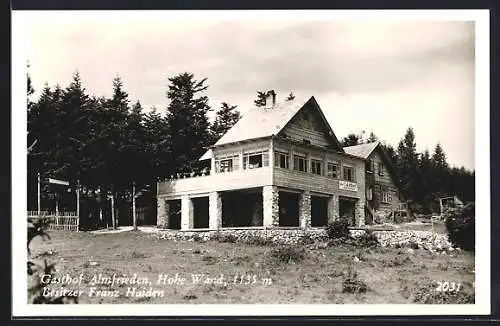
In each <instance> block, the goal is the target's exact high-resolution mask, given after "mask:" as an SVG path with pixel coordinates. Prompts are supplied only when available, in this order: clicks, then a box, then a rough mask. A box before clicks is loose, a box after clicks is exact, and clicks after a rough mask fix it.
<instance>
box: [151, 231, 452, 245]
mask: <svg viewBox="0 0 500 326" xmlns="http://www.w3.org/2000/svg"><path fill="white" fill-rule="evenodd" d="M364 233H365V230H363V229H353V230H351V237H352V238H353V239H356V238H358V237H361V236H362V235H363V234H364ZM373 234H374V235H375V236H376V237H377V239H378V241H379V243H380V245H381V246H382V247H393V248H403V247H408V248H413V249H417V248H418V249H426V250H429V251H443V250H453V249H454V248H453V246H452V245H451V243H450V242H449V241H448V237H447V236H446V235H445V234H438V233H435V232H431V231H410V230H404V231H403V230H397V231H394V230H391V231H388V230H383V231H381V230H378V231H373ZM158 235H159V237H160V238H161V239H166V240H174V241H179V240H181V241H209V240H219V241H223V242H242V243H252V244H259V243H261V244H265V243H276V244H304V243H306V244H311V243H319V242H327V241H328V237H327V234H326V230H325V229H323V228H311V229H282V228H271V229H260V228H259V229H223V230H218V231H216V230H206V231H201V232H200V231H176V230H158Z"/></svg>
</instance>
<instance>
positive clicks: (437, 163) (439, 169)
mask: <svg viewBox="0 0 500 326" xmlns="http://www.w3.org/2000/svg"><path fill="white" fill-rule="evenodd" d="M450 173H451V171H450V170H449V167H448V163H447V162H446V154H445V152H444V150H443V148H442V147H441V144H440V143H437V144H436V147H435V148H434V152H433V153H432V177H433V188H434V189H433V190H434V192H435V193H436V194H437V195H438V196H447V195H450V193H452V192H454V191H455V190H456V189H449V187H448V185H449V175H450Z"/></svg>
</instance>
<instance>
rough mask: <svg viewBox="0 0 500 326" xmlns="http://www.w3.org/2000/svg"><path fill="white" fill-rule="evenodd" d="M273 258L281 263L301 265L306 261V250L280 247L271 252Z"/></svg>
mask: <svg viewBox="0 0 500 326" xmlns="http://www.w3.org/2000/svg"><path fill="white" fill-rule="evenodd" d="M271 257H273V258H274V259H276V260H277V261H279V262H281V263H287V264H290V263H299V262H301V261H302V260H304V257H305V249H304V247H299V246H286V245H280V246H277V247H274V248H273V249H272V250H271Z"/></svg>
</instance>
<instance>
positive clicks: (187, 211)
mask: <svg viewBox="0 0 500 326" xmlns="http://www.w3.org/2000/svg"><path fill="white" fill-rule="evenodd" d="M193 227H194V219H193V202H192V201H191V198H189V197H188V196H182V198H181V229H182V230H187V229H192V228H193Z"/></svg>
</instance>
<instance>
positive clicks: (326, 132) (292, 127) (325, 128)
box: [278, 101, 343, 152]
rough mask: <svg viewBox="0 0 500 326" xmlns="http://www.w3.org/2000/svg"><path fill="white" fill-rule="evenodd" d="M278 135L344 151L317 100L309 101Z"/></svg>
mask: <svg viewBox="0 0 500 326" xmlns="http://www.w3.org/2000/svg"><path fill="white" fill-rule="evenodd" d="M278 135H279V136H282V137H285V138H289V139H291V140H293V141H298V142H304V143H307V144H310V145H313V146H319V147H325V148H329V149H334V150H338V151H340V152H342V151H343V150H342V147H341V146H340V144H339V143H338V140H337V138H336V137H335V135H334V134H333V131H332V130H331V128H330V125H329V124H328V122H327V121H326V118H325V117H324V115H323V113H322V112H321V109H320V108H319V106H318V105H317V103H316V101H309V102H308V103H307V104H306V105H304V106H303V107H302V108H301V109H300V110H299V111H298V112H297V113H296V114H295V116H294V117H293V118H292V119H291V120H290V121H289V122H288V123H287V124H286V126H285V127H284V128H283V129H282V130H281V131H280V133H279V134H278Z"/></svg>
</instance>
